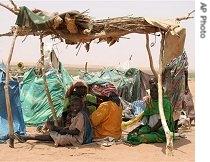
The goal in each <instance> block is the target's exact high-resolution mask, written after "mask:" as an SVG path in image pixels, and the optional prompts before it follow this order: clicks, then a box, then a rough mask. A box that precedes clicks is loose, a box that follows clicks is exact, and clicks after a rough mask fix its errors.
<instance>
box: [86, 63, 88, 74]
mask: <svg viewBox="0 0 210 162" xmlns="http://www.w3.org/2000/svg"><path fill="white" fill-rule="evenodd" d="M87 68H88V62H85V73H87V72H88V69H87Z"/></svg>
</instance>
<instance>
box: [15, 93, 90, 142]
mask: <svg viewBox="0 0 210 162" xmlns="http://www.w3.org/2000/svg"><path fill="white" fill-rule="evenodd" d="M83 107H84V102H83V101H82V99H81V98H78V97H74V98H72V99H71V105H70V107H69V111H70V112H69V113H68V114H70V115H71V123H70V125H69V126H67V127H56V126H53V125H49V129H50V132H49V134H48V135H43V134H42V135H18V134H15V137H16V139H17V140H19V141H20V142H24V141H27V140H39V141H54V142H55V145H56V146H59V145H60V146H65V145H81V144H87V143H91V142H92V134H93V133H92V127H91V123H90V120H89V118H88V116H87V114H86V113H85V112H84V111H82V108H83Z"/></svg>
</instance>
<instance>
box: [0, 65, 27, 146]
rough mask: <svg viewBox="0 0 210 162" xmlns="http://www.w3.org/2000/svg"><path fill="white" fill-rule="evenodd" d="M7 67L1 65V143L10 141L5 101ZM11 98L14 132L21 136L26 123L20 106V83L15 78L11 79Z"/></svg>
mask: <svg viewBox="0 0 210 162" xmlns="http://www.w3.org/2000/svg"><path fill="white" fill-rule="evenodd" d="M5 76H6V74H5V66H4V64H3V63H2V64H0V143H1V141H4V140H6V139H8V138H9V137H8V124H7V123H8V120H7V111H6V100H5V92H4V85H5ZM9 92H10V93H9V96H10V102H11V109H12V116H13V125H14V131H15V132H18V133H19V134H24V133H25V131H26V129H25V123H24V120H23V114H22V107H21V104H20V90H19V83H18V81H17V80H16V79H15V78H11V79H10V81H9Z"/></svg>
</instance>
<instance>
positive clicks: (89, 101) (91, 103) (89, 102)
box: [63, 94, 97, 114]
mask: <svg viewBox="0 0 210 162" xmlns="http://www.w3.org/2000/svg"><path fill="white" fill-rule="evenodd" d="M73 96H75V95H72V96H71V98H72V97H73ZM70 100H71V99H69V98H65V100H64V109H63V112H65V111H67V110H68V107H69V105H70V104H71V101H70ZM85 103H86V106H87V108H88V110H89V113H90V114H92V112H93V111H95V110H96V106H95V105H96V103H97V98H96V96H93V95H91V94H87V95H86V96H85Z"/></svg>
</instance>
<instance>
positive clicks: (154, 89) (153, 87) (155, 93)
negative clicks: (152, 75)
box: [150, 84, 158, 100]
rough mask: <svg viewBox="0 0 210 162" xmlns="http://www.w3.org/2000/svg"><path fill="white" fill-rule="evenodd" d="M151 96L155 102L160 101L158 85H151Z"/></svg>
mask: <svg viewBox="0 0 210 162" xmlns="http://www.w3.org/2000/svg"><path fill="white" fill-rule="evenodd" d="M150 87H151V88H150V95H151V98H152V99H153V100H157V99H158V88H157V85H153V84H152V85H151V86H150Z"/></svg>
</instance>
